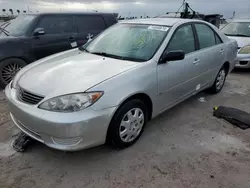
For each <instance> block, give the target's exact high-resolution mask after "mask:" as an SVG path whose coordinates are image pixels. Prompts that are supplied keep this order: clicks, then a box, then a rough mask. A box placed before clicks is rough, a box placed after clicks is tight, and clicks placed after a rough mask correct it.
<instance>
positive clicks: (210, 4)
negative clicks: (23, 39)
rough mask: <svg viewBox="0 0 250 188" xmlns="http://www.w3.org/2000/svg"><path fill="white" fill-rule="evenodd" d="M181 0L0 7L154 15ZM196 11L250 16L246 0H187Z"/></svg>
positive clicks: (38, 1) (22, 1)
mask: <svg viewBox="0 0 250 188" xmlns="http://www.w3.org/2000/svg"><path fill="white" fill-rule="evenodd" d="M182 1H183V0H107V1H100V0H43V1H42V0H0V7H1V9H3V8H5V9H7V10H8V9H9V8H12V9H14V11H15V9H20V10H27V9H28V6H29V9H30V10H32V11H33V12H36V11H40V12H43V11H60V10H61V11H67V10H68V11H73V10H77V11H92V10H98V11H99V12H118V13H120V15H122V16H129V15H130V16H143V15H148V16H156V15H161V14H164V13H166V12H171V11H177V9H178V8H179V7H180V5H181V4H182ZM187 2H189V4H190V6H191V7H192V8H193V9H194V10H195V11H198V12H200V13H220V14H223V15H224V17H226V18H229V17H231V16H232V14H233V11H236V17H239V18H240V17H241V18H242V17H248V18H250V0H187ZM0 12H1V11H0Z"/></svg>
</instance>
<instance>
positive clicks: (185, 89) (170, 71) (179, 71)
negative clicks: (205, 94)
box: [157, 24, 199, 109]
mask: <svg viewBox="0 0 250 188" xmlns="http://www.w3.org/2000/svg"><path fill="white" fill-rule="evenodd" d="M196 44H197V42H196V40H195V37H194V30H193V27H192V25H191V24H188V25H183V26H181V27H179V28H178V29H177V30H176V31H175V33H174V34H173V36H172V38H171V40H170V42H169V44H168V46H167V48H166V50H167V51H175V50H183V51H184V53H185V58H184V59H183V60H180V61H170V62H165V63H163V64H159V65H158V67H157V72H158V96H159V99H160V100H159V104H161V106H162V108H163V109H164V108H168V107H169V106H171V105H174V104H175V103H178V102H179V101H181V100H184V99H185V98H187V97H189V96H190V95H192V94H193V93H194V92H195V91H196V90H199V81H198V80H197V78H196V76H197V75H198V74H199V73H198V72H197V68H196V62H198V61H199V54H198V52H197V51H196V50H197V45H196Z"/></svg>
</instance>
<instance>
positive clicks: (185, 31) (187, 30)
mask: <svg viewBox="0 0 250 188" xmlns="http://www.w3.org/2000/svg"><path fill="white" fill-rule="evenodd" d="M167 50H168V51H174V50H183V51H184V52H185V54H188V53H191V52H194V51H195V40H194V34H193V29H192V26H191V25H185V26H182V27H180V28H179V29H177V31H176V32H175V33H174V35H173V38H172V39H171V41H170V43H169V45H168V47H167Z"/></svg>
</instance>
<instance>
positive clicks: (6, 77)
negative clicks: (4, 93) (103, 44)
mask: <svg viewBox="0 0 250 188" xmlns="http://www.w3.org/2000/svg"><path fill="white" fill-rule="evenodd" d="M25 65H26V62H25V61H23V60H21V59H17V58H9V59H5V60H3V61H1V62H0V87H1V88H3V87H5V86H6V85H7V84H8V83H10V81H11V80H12V79H13V78H14V76H15V75H16V73H17V72H18V71H19V70H20V69H21V68H23V67H24V66H25Z"/></svg>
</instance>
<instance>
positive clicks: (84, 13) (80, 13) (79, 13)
mask: <svg viewBox="0 0 250 188" xmlns="http://www.w3.org/2000/svg"><path fill="white" fill-rule="evenodd" d="M25 15H37V16H38V15H114V13H102V12H43V13H31V14H25Z"/></svg>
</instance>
